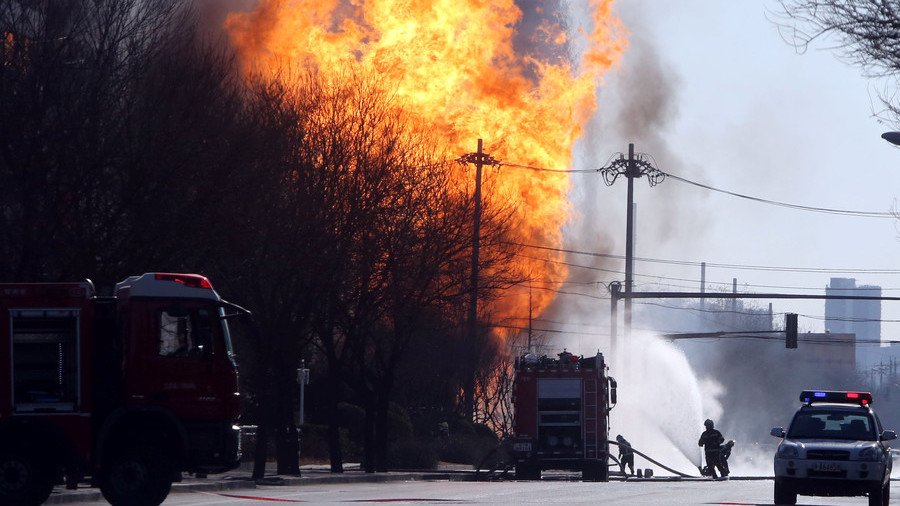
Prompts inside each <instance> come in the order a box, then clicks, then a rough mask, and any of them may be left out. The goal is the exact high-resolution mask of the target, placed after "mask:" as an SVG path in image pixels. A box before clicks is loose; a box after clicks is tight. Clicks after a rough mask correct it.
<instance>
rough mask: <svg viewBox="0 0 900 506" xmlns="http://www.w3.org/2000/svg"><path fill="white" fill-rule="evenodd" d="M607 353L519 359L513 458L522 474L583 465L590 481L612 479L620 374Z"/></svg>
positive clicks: (524, 477) (584, 475) (519, 476)
mask: <svg viewBox="0 0 900 506" xmlns="http://www.w3.org/2000/svg"><path fill="white" fill-rule="evenodd" d="M607 369H608V368H607V366H606V363H605V362H604V360H603V355H602V354H601V353H599V352H598V353H597V355H596V356H593V357H579V356H576V355H573V354H571V353H569V352H566V351H565V350H563V352H562V353H560V354H558V358H548V357H546V356H542V357H538V356H536V355H534V354H531V353H528V354H526V355H524V356H522V357H520V358H518V359H517V360H516V364H515V373H516V375H515V383H514V386H513V406H514V409H515V418H514V421H513V438H512V458H513V460H514V462H515V473H516V478H517V479H520V480H537V479H540V477H541V471H542V470H546V469H569V470H580V471H581V473H582V478H583V479H584V480H585V481H608V480H609V464H608V459H609V411H610V410H611V409H612V408H613V407H614V406H615V404H616V380H615V379H613V378H612V377H610V376H609V375H608V374H607Z"/></svg>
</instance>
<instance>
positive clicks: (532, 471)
mask: <svg viewBox="0 0 900 506" xmlns="http://www.w3.org/2000/svg"><path fill="white" fill-rule="evenodd" d="M516 479H517V480H540V479H541V468H539V467H537V466H534V465H530V464H518V465H516Z"/></svg>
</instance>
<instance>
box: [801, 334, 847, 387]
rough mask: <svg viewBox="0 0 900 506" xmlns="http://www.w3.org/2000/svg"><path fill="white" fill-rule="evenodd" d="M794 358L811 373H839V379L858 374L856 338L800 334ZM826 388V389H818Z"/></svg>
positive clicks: (844, 335) (836, 335)
mask: <svg viewBox="0 0 900 506" xmlns="http://www.w3.org/2000/svg"><path fill="white" fill-rule="evenodd" d="M798 349H799V350H802V352H801V353H797V354H795V356H794V360H796V361H797V362H796V363H797V365H798V366H801V367H802V366H809V368H810V371H813V372H821V371H828V372H830V373H832V375H833V373H838V374H837V377H839V378H853V377H854V373H855V372H856V336H855V335H853V334H849V333H847V334H835V333H832V332H826V333H824V334H821V333H812V332H808V333H806V334H800V343H799V344H798ZM817 388H824V387H817Z"/></svg>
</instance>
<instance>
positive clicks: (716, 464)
mask: <svg viewBox="0 0 900 506" xmlns="http://www.w3.org/2000/svg"><path fill="white" fill-rule="evenodd" d="M703 425H705V426H706V430H705V431H703V434H700V440H699V441H698V442H697V446H703V447H704V448H703V449H704V451H705V453H706V469H707V472H708V473H709V475H710V476H712V477H713V478H718V476H717V475H716V469H718V470H719V472H721V473H722V476H723V477H724V476H728V469H726V468H725V467H724V466H722V463H721V462H720V460H719V457H720V456H721V453H722V443H724V442H725V438H724V437H722V433H721V432H719V431H717V430H716V429H714V428H713V421H712V420H710V419H707V420H706V421H705V422H703ZM701 471H702V470H701ZM703 474H706V473H703Z"/></svg>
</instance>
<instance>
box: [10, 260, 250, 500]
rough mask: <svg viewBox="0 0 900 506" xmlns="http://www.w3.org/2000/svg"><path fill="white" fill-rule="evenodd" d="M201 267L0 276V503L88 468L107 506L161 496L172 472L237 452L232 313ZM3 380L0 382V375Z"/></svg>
mask: <svg viewBox="0 0 900 506" xmlns="http://www.w3.org/2000/svg"><path fill="white" fill-rule="evenodd" d="M241 314H248V313H247V311H246V310H244V309H242V308H240V307H239V306H236V305H234V304H231V303H229V302H226V301H224V300H222V298H221V297H219V295H218V294H217V293H216V291H215V290H213V287H212V285H211V284H210V282H209V280H207V278H205V277H203V276H199V275H196V274H171V273H150V274H144V275H141V276H133V277H129V278H128V279H126V280H124V281H122V282H121V283H118V284H116V287H115V291H114V293H113V295H112V296H98V295H97V293H96V291H95V289H94V286H93V284H92V283H91V282H90V281H89V280H88V281H84V282H76V283H2V284H0V318H2V323H0V377H2V378H3V382H0V504H16V505H32V504H41V503H43V502H44V501H46V499H47V497H48V496H49V495H50V492H51V491H52V488H53V486H54V485H55V484H57V483H63V482H65V484H66V486H67V487H68V488H74V487H76V486H77V484H78V483H79V482H80V481H82V480H83V479H85V478H86V477H89V478H90V483H91V484H92V485H93V486H99V487H100V490H101V491H102V493H103V496H104V497H105V498H106V500H108V501H109V502H110V503H112V504H113V505H120V504H121V505H126V504H127V505H154V506H155V505H158V504H160V503H161V502H162V501H163V500H164V499H165V498H166V496H167V495H168V493H169V490H170V488H171V485H172V482H173V481H174V480H177V479H179V478H180V476H181V472H182V471H185V472H196V473H215V472H222V471H226V470H229V469H233V468H234V467H236V466H237V464H238V459H239V457H240V434H239V428H238V427H237V426H236V425H235V424H236V423H237V419H238V416H239V414H240V398H239V393H238V382H237V368H236V365H235V362H234V358H233V352H232V348H231V337H230V334H229V330H228V323H227V320H228V319H229V318H230V317H232V316H237V315H241ZM4 383H5V384H4Z"/></svg>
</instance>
